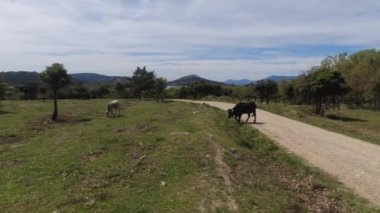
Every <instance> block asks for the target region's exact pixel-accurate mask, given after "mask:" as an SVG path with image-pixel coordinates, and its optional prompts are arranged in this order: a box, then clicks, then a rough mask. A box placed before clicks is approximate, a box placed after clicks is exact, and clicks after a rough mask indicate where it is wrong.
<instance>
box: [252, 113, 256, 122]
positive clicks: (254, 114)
mask: <svg viewBox="0 0 380 213" xmlns="http://www.w3.org/2000/svg"><path fill="white" fill-rule="evenodd" d="M252 115H253V116H254V117H255V120H254V121H253V123H256V112H253V113H252Z"/></svg>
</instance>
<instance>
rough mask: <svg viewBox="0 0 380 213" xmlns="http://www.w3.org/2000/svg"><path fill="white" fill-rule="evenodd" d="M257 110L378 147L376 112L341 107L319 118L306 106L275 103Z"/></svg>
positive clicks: (379, 125) (379, 122)
mask: <svg viewBox="0 0 380 213" xmlns="http://www.w3.org/2000/svg"><path fill="white" fill-rule="evenodd" d="M259 108H261V109H264V110H267V111H269V112H273V113H276V114H279V115H283V116H285V117H288V118H292V119H295V120H298V121H302V122H305V123H308V124H311V125H314V126H318V127H321V128H324V129H327V130H330V131H333V132H337V133H341V134H344V135H348V136H351V137H353V138H358V139H361V140H364V141H368V142H371V143H374V144H379V145H380V132H379V129H380V113H378V112H374V111H371V110H366V109H349V108H347V107H343V108H342V109H340V110H339V111H337V110H335V111H334V110H330V111H327V112H326V113H325V115H324V116H320V115H316V114H315V113H313V111H312V109H311V108H310V107H308V106H303V105H288V104H284V103H276V102H273V103H269V104H260V106H259Z"/></svg>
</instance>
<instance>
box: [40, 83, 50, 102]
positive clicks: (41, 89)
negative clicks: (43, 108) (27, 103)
mask: <svg viewBox="0 0 380 213" xmlns="http://www.w3.org/2000/svg"><path fill="white" fill-rule="evenodd" d="M38 90H39V92H40V94H41V96H42V101H45V99H46V94H47V92H48V88H47V87H45V86H40V87H39V88H38Z"/></svg>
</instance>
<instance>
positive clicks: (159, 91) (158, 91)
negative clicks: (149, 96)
mask: <svg viewBox="0 0 380 213" xmlns="http://www.w3.org/2000/svg"><path fill="white" fill-rule="evenodd" d="M165 88H166V79H164V78H156V79H155V84H154V93H155V96H156V100H158V99H161V102H164V98H165Z"/></svg>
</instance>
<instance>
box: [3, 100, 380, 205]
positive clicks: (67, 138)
mask: <svg viewBox="0 0 380 213" xmlns="http://www.w3.org/2000/svg"><path fill="white" fill-rule="evenodd" d="M106 102H107V100H62V101H60V113H59V114H58V118H57V121H56V122H52V121H51V120H50V113H49V112H50V111H51V103H50V102H42V101H3V102H2V103H3V104H2V111H1V113H0V116H1V121H2V122H0V129H1V131H0V168H1V169H0V182H1V183H2V184H1V185H0V191H1V192H2V193H1V199H0V208H1V209H2V211H5V212H15V211H30V212H41V211H42V212H45V211H46V212H53V211H55V210H57V211H59V212H65V211H101V210H107V211H130V212H169V211H175V212H184V211H185V212H194V211H221V212H225V211H233V210H239V211H241V212H251V211H265V212H284V211H289V212H294V211H297V212H302V211H308V210H309V211H322V212H335V211H341V212H350V211H351V212H375V211H377V210H376V209H374V208H373V207H371V206H370V205H369V204H368V203H367V202H366V201H364V200H363V199H361V198H358V197H357V196H355V195H353V194H352V192H351V191H350V190H347V189H346V188H345V187H344V186H343V185H342V184H341V183H338V182H337V181H335V180H334V179H333V178H331V177H329V176H328V175H326V174H324V173H323V172H321V171H320V170H318V169H316V168H312V167H310V166H308V165H305V164H304V163H303V162H302V160H300V159H299V158H297V157H295V156H293V155H291V154H289V153H288V152H286V151H285V150H283V149H282V148H281V147H279V146H278V145H276V144H275V143H273V142H272V141H271V140H270V139H268V138H266V137H265V136H263V135H262V134H260V133H259V132H258V131H256V130H254V129H252V128H251V127H250V126H246V125H237V124H236V123H235V122H233V121H230V120H228V119H227V118H226V116H225V113H224V112H221V111H219V110H216V109H214V108H210V107H207V106H205V105H194V104H186V103H177V102H166V103H158V102H154V101H131V100H127V99H123V100H122V105H123V108H124V109H123V110H122V116H121V117H116V118H106V117H105V115H104V110H105V109H104V107H105V106H104V105H105V103H106Z"/></svg>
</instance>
